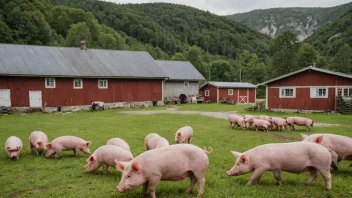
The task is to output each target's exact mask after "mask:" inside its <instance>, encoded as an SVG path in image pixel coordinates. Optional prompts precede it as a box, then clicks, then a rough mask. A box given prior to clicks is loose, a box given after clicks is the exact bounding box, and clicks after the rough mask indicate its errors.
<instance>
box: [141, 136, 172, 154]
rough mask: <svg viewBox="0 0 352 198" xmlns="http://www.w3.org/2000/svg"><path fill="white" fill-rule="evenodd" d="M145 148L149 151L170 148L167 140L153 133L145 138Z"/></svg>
mask: <svg viewBox="0 0 352 198" xmlns="http://www.w3.org/2000/svg"><path fill="white" fill-rule="evenodd" d="M144 146H145V149H146V150H147V151H148V150H152V149H157V148H161V147H164V146H169V142H168V141H167V139H165V138H163V137H161V136H159V135H158V134H156V133H151V134H148V135H147V136H145V138H144Z"/></svg>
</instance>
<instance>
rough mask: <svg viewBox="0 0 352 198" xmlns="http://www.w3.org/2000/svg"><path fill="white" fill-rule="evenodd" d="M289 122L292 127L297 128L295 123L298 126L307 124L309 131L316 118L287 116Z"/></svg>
mask: <svg viewBox="0 0 352 198" xmlns="http://www.w3.org/2000/svg"><path fill="white" fill-rule="evenodd" d="M286 121H287V124H288V125H289V126H290V128H291V129H293V130H295V125H298V126H306V127H307V131H308V130H309V131H310V127H312V126H313V124H314V120H312V119H309V118H301V117H287V119H286Z"/></svg>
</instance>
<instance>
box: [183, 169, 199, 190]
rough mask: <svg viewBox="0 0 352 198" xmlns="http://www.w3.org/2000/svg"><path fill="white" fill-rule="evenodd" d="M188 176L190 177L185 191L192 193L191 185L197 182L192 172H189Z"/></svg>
mask: <svg viewBox="0 0 352 198" xmlns="http://www.w3.org/2000/svg"><path fill="white" fill-rule="evenodd" d="M189 178H190V179H191V183H190V184H189V187H188V189H187V190H186V192H188V193H192V191H193V187H194V185H195V184H196V183H197V178H196V177H195V176H194V175H193V173H191V174H190V176H189Z"/></svg>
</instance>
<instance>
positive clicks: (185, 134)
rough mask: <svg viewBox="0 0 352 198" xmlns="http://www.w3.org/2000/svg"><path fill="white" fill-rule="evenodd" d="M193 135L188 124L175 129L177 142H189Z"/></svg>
mask: <svg viewBox="0 0 352 198" xmlns="http://www.w3.org/2000/svg"><path fill="white" fill-rule="evenodd" d="M192 136H193V129H192V127H190V126H185V127H182V128H180V129H179V130H177V132H176V134H175V141H176V143H177V144H182V143H191V140H192Z"/></svg>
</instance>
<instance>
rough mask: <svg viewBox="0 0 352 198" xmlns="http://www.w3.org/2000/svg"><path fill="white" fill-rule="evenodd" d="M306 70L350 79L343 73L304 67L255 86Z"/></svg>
mask: <svg viewBox="0 0 352 198" xmlns="http://www.w3.org/2000/svg"><path fill="white" fill-rule="evenodd" d="M307 70H313V71H318V72H322V73H326V74H331V75H336V76H341V77H345V78H352V75H350V74H345V73H340V72H334V71H330V70H327V69H322V68H318V67H313V66H309V67H305V68H303V69H300V70H297V71H294V72H291V73H288V74H285V75H282V76H279V77H277V78H274V79H271V80H268V81H265V82H263V83H260V84H258V85H257V86H260V85H266V84H268V83H271V82H274V81H277V80H281V79H283V78H286V77H289V76H292V75H295V74H298V73H301V72H304V71H307Z"/></svg>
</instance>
